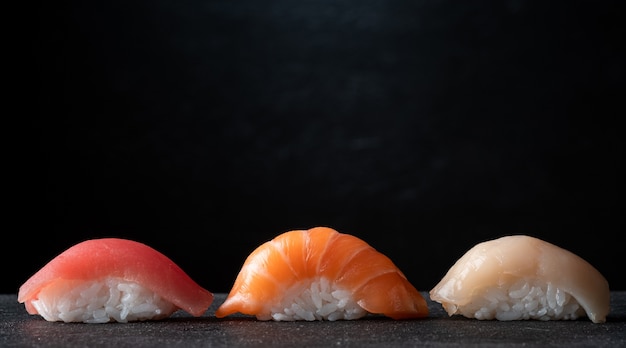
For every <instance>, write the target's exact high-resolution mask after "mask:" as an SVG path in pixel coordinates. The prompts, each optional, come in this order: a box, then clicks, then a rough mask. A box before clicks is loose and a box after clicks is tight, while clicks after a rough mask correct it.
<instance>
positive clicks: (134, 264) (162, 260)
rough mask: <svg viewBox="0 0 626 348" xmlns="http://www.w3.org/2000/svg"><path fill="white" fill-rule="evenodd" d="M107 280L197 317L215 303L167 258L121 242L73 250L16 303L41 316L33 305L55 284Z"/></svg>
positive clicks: (98, 241) (39, 275) (94, 243)
mask: <svg viewBox="0 0 626 348" xmlns="http://www.w3.org/2000/svg"><path fill="white" fill-rule="evenodd" d="M104 277H119V278H122V279H124V280H125V281H131V282H135V283H138V284H140V285H142V286H144V287H146V288H148V289H150V290H151V291H153V292H155V293H156V294H158V295H159V296H161V297H162V298H163V299H165V300H166V301H169V302H171V303H173V304H174V305H175V306H177V307H178V308H180V309H182V310H184V311H185V312H187V313H189V314H191V315H193V316H196V317H198V316H201V315H202V314H204V312H205V311H206V310H207V309H208V308H209V306H210V305H211V303H212V302H213V294H212V293H211V292H209V291H208V290H205V289H204V288H202V287H201V286H200V285H198V284H197V283H196V282H195V281H194V280H193V279H191V278H190V277H189V275H187V274H186V273H185V272H184V271H183V270H182V269H181V268H180V267H179V266H178V265H176V264H175V263H174V262H173V261H172V260H170V259H169V258H168V257H167V256H165V255H163V254H162V253H160V252H158V251H156V250H155V249H153V248H151V247H149V246H147V245H145V244H142V243H139V242H135V241H132V240H127V239H119V238H102V239H91V240H87V241H84V242H81V243H78V244H76V245H74V246H72V247H70V248H69V249H67V250H66V251H64V252H63V253H61V254H59V255H58V256H57V257H55V258H54V259H52V260H51V261H50V262H48V263H47V264H46V265H45V266H44V267H43V268H41V269H40V270H39V271H37V273H35V274H34V275H33V276H32V277H30V278H29V279H28V280H27V281H26V282H25V283H24V284H23V285H22V286H21V287H20V289H19V292H18V297H17V300H18V302H20V303H24V305H25V306H26V310H27V311H28V313H30V314H38V312H37V310H36V309H35V308H34V307H33V305H32V304H31V301H35V300H37V299H38V295H39V293H40V292H41V291H42V290H43V289H45V288H46V287H47V286H48V285H50V284H53V283H54V282H55V281H57V280H79V281H83V280H84V281H89V280H96V279H100V278H104Z"/></svg>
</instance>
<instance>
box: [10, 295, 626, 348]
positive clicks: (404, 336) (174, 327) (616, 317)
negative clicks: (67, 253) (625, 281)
mask: <svg viewBox="0 0 626 348" xmlns="http://www.w3.org/2000/svg"><path fill="white" fill-rule="evenodd" d="M423 294H424V295H425V296H426V295H427V294H426V293H423ZM225 298H226V294H221V293H220V294H216V298H215V301H214V303H213V305H212V306H211V307H210V308H209V310H208V311H207V312H206V314H205V315H204V316H202V317H198V318H194V317H190V316H189V315H187V314H185V313H183V312H178V313H175V314H174V315H173V316H172V317H170V318H168V319H166V320H162V321H148V322H137V323H127V324H120V323H110V324H83V323H61V322H47V321H45V320H44V319H42V318H41V317H39V316H31V315H29V314H28V313H27V312H26V310H25V309H24V306H23V305H22V304H20V303H18V302H17V297H16V295H0V347H34V346H38V347H53V346H54V347H61V346H62V347H105V346H106V347H113V346H117V347H123V346H133V347H209V346H210V347H216V346H275V347H291V346H299V347H313V346H318V347H330V346H339V347H379V346H380V347H383V346H384V347H389V346H422V347H423V346H428V347H478V346H480V347H485V346H488V347H508V346H523V347H533V346H542V347H566V346H567V347H571V346H577V347H611V348H613V347H625V346H626V292H624V291H619V292H612V294H611V313H610V315H609V316H608V318H607V322H606V323H604V324H593V323H592V322H591V321H589V320H587V319H584V318H583V319H580V320H576V321H547V322H543V321H511V322H500V321H478V320H472V319H466V318H462V317H452V318H450V317H448V316H447V314H446V313H445V312H444V311H443V309H442V307H441V306H440V305H439V304H437V303H434V302H432V301H430V300H428V303H429V306H430V309H431V313H430V315H429V317H428V318H426V319H422V320H406V321H395V320H392V319H388V318H386V317H380V316H369V317H365V318H363V319H360V320H354V321H335V322H263V321H258V320H256V319H255V318H252V317H248V316H243V315H233V316H230V317H227V318H223V319H218V318H216V317H215V316H214V311H215V309H216V308H217V306H219V305H220V304H221V303H222V302H223V301H224V299H225Z"/></svg>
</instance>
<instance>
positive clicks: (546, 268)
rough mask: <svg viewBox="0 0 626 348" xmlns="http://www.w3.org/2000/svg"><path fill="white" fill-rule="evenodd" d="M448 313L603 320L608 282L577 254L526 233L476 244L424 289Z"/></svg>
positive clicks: (475, 316) (522, 317)
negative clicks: (431, 286)
mask: <svg viewBox="0 0 626 348" xmlns="http://www.w3.org/2000/svg"><path fill="white" fill-rule="evenodd" d="M430 298H431V299H432V300H433V301H435V302H439V303H441V304H442V305H443V307H444V309H445V310H446V312H447V313H448V315H450V316H452V315H457V314H460V315H463V316H465V317H468V318H475V319H481V320H489V319H497V320H525V319H535V320H573V319H577V318H579V317H582V316H585V315H587V317H589V319H590V320H591V321H592V322H594V323H604V322H605V321H606V316H607V315H608V313H609V310H610V291H609V284H608V282H607V280H606V279H605V278H604V276H603V275H602V274H601V273H600V272H599V271H598V270H597V269H596V268H594V267H593V266H592V265H591V264H589V263H588V262H587V261H585V260H584V259H582V258H581V257H579V256H578V255H576V254H574V253H572V252H570V251H568V250H565V249H563V248H561V247H558V246H556V245H554V244H551V243H548V242H546V241H543V240H541V239H538V238H535V237H530V236H526V235H512V236H505V237H501V238H498V239H494V240H490V241H485V242H482V243H479V244H476V245H475V246H474V247H473V248H471V249H470V250H468V251H467V252H466V253H465V254H464V255H463V256H462V257H461V258H460V259H459V260H457V262H456V263H455V264H454V265H453V266H452V267H451V268H450V269H449V270H448V272H447V273H446V275H445V276H444V277H443V279H441V281H440V282H439V283H438V284H437V285H436V286H435V287H434V288H433V289H432V290H431V291H430Z"/></svg>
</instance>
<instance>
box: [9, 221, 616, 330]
mask: <svg viewBox="0 0 626 348" xmlns="http://www.w3.org/2000/svg"><path fill="white" fill-rule="evenodd" d="M427 297H429V298H428V300H429V301H427ZM214 299H215V297H214V294H213V293H212V292H210V291H209V290H207V289H204V288H202V287H201V286H200V285H198V284H197V283H196V282H195V281H194V280H193V279H191V278H190V277H189V276H188V275H187V274H186V273H185V271H184V270H182V269H181V268H180V267H179V266H177V265H176V264H175V263H174V262H173V261H172V260H171V259H169V258H168V257H167V256H165V255H164V254H162V253H160V252H159V251H157V250H155V249H153V248H151V247H150V246H148V245H145V244H142V243H139V242H136V241H132V240H127V239H119V238H102V239H91V240H87V241H83V242H81V243H78V244H76V245H74V246H72V247H70V248H69V249H67V250H65V251H64V252H62V253H61V254H59V255H58V256H57V257H55V258H54V259H52V260H51V261H50V262H49V263H47V264H46V265H44V266H43V267H42V268H41V269H40V270H39V271H38V272H36V273H35V274H34V275H33V276H32V277H31V278H29V279H28V280H27V281H26V282H25V283H24V284H23V285H22V286H21V287H20V289H19V292H18V294H17V301H18V302H19V303H23V304H24V307H25V309H26V312H27V313H28V314H30V315H38V316H40V317H42V318H44V319H45V320H46V321H49V322H66V323H70V322H72V323H75V322H80V323H88V324H102V323H109V322H119V323H140V322H151V321H158V320H161V319H165V318H169V317H172V316H173V315H174V314H175V313H177V312H179V311H182V312H184V313H187V314H188V315H190V316H192V317H202V318H206V313H207V310H208V309H209V308H210V307H211V305H212V304H214V303H213V302H214ZM610 301H611V293H610V291H609V284H608V282H607V280H606V279H605V278H604V277H603V276H602V274H600V272H599V271H598V270H597V269H595V268H594V267H593V266H592V265H591V264H589V263H588V262H587V261H585V260H583V259H582V258H580V257H579V256H577V255H575V254H573V253H572V252H570V251H568V250H565V249H563V248H560V247H558V246H556V245H553V244H550V243H548V242H546V241H543V240H540V239H538V238H534V237H530V236H526V235H511V236H505V237H501V238H498V239H494V240H490V241H485V242H481V243H479V244H477V245H475V246H474V247H473V248H471V249H470V250H468V251H467V253H465V254H464V255H462V256H461V257H460V258H459V259H458V261H457V262H456V263H455V264H454V265H453V266H452V267H451V268H450V269H449V271H448V273H447V274H445V276H444V277H443V278H442V279H441V281H440V282H439V283H438V284H437V285H436V286H435V287H434V288H433V289H432V290H430V292H428V293H425V292H423V291H422V292H421V291H418V289H416V288H415V287H414V286H413V285H412V284H411V282H410V281H409V280H408V279H407V278H406V276H405V275H404V274H403V273H402V271H401V270H400V269H399V268H398V267H397V266H396V265H395V264H394V263H393V261H392V260H391V259H390V258H389V257H387V256H386V255H384V254H382V253H380V252H378V251H377V250H376V249H374V248H373V247H372V246H370V245H369V244H368V243H367V242H365V241H364V240H362V239H360V238H358V237H356V236H353V235H350V234H345V233H340V232H338V231H336V230H334V229H332V228H328V227H315V228H311V229H309V230H293V231H289V232H285V233H282V234H280V235H278V236H276V237H275V238H274V239H272V240H270V241H267V242H265V243H263V244H262V245H260V246H259V247H258V248H256V249H255V250H254V251H253V252H252V253H251V254H250V255H249V256H248V257H247V259H246V260H245V262H244V263H243V266H242V267H241V270H240V272H239V274H238V275H237V277H236V279H235V282H234V284H233V286H232V289H231V291H230V293H228V294H227V296H226V297H225V298H224V299H223V301H222V302H221V303H220V305H219V306H218V307H217V308H216V309H215V311H214V316H213V320H215V321H220V320H223V319H224V318H226V317H229V316H233V315H243V316H248V317H249V318H254V320H257V321H260V322H266V321H290V322H299V321H318V322H320V321H321V322H346V321H355V320H359V319H364V318H365V317H366V316H368V315H378V316H383V317H385V318H389V319H390V320H392V321H394V322H403V321H407V320H410V319H414V320H418V321H419V320H422V319H425V318H428V317H429V315H431V312H432V308H429V303H430V304H431V306H432V304H433V303H436V304H439V305H440V306H442V308H443V310H445V312H446V313H447V315H448V316H449V317H460V316H462V317H466V318H470V319H476V320H475V321H476V322H481V321H521V320H534V321H536V322H542V321H544V322H545V321H567V320H575V319H584V318H587V319H588V320H589V321H590V322H592V323H593V324H603V323H605V322H606V319H607V315H609V312H610V308H611V303H610Z"/></svg>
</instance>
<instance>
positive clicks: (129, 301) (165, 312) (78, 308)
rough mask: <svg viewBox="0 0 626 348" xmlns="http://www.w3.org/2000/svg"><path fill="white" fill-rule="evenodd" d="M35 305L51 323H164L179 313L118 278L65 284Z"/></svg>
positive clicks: (43, 294)
mask: <svg viewBox="0 0 626 348" xmlns="http://www.w3.org/2000/svg"><path fill="white" fill-rule="evenodd" d="M32 305H33V306H34V307H35V308H36V309H37V311H38V312H39V314H40V315H41V316H42V317H43V318H44V319H46V320H48V321H64V322H68V323H69V322H84V323H93V324H98V323H108V322H112V321H115V322H120V323H126V322H130V321H141V320H149V319H162V318H165V317H168V316H169V315H171V314H172V313H173V312H175V311H176V310H177V309H178V308H177V307H176V306H175V305H173V304H172V303H170V302H168V301H165V300H164V299H162V298H161V297H160V296H159V295H158V294H156V293H155V292H153V291H151V290H149V289H147V288H146V287H143V286H141V285H139V284H137V283H134V282H130V281H126V280H123V279H121V278H115V277H107V278H104V279H102V280H94V281H88V282H82V281H71V280H68V281H63V282H61V284H55V285H54V287H50V288H48V289H45V290H42V291H41V292H40V293H39V296H38V299H37V300H33V301H32Z"/></svg>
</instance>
